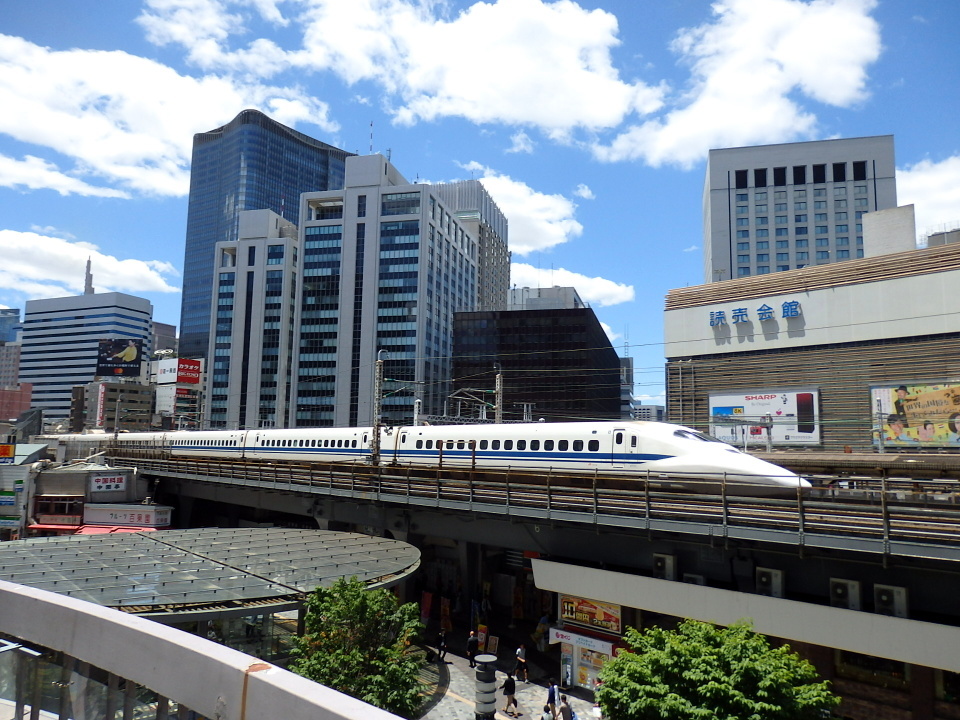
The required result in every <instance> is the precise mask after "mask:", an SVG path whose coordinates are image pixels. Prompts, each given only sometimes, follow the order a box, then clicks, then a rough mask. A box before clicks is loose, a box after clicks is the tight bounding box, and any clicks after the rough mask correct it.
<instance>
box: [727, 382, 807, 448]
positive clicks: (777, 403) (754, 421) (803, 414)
mask: <svg viewBox="0 0 960 720" xmlns="http://www.w3.org/2000/svg"><path fill="white" fill-rule="evenodd" d="M768 426H769V427H770V437H771V442H772V444H773V445H781V446H782V445H819V444H820V393H819V391H818V390H817V389H816V388H792V389H767V390H755V391H751V392H747V393H724V394H713V393H711V395H710V434H711V435H713V436H714V437H715V438H717V440H722V441H723V442H726V443H730V444H731V445H737V446H743V445H748V446H749V445H753V446H765V445H766V444H767V427H768Z"/></svg>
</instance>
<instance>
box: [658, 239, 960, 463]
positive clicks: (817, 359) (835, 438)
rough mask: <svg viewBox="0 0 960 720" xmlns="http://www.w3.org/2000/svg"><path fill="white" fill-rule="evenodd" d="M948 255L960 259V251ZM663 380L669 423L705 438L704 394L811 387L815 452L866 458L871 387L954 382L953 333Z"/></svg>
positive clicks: (681, 370) (695, 370) (714, 365)
mask: <svg viewBox="0 0 960 720" xmlns="http://www.w3.org/2000/svg"><path fill="white" fill-rule="evenodd" d="M955 250H956V252H957V257H958V259H960V246H958V247H957V248H955ZM778 274H779V275H786V274H788V273H778ZM715 284H716V285H723V284H724V283H715ZM765 292H768V291H765ZM739 297H741V298H742V297H743V296H742V295H740V296H739ZM666 375H667V378H666V380H667V398H668V403H667V421H668V422H674V423H679V424H681V425H687V426H690V427H695V428H698V429H701V430H707V429H708V428H709V395H710V394H711V393H713V394H719V393H727V392H729V393H741V392H756V391H760V390H775V389H778V388H798V387H811V388H817V389H818V390H819V393H820V428H821V438H822V445H821V449H827V450H842V449H843V448H845V447H850V448H852V449H854V450H864V451H866V450H870V449H871V448H872V445H871V421H872V420H873V417H874V416H873V413H875V410H874V408H872V407H871V398H870V389H871V387H876V386H886V387H891V386H894V387H895V386H897V385H900V384H901V383H903V384H912V383H925V382H935V381H944V380H955V381H956V380H960V332H957V333H950V334H944V335H935V336H927V337H908V338H896V339H890V340H879V341H870V342H862V343H844V344H837V345H821V346H814V347H806V348H790V349H782V350H771V351H753V352H745V353H725V354H718V355H705V356H700V357H695V358H688V359H677V358H674V359H670V360H668V361H667V365H666ZM958 410H960V408H958Z"/></svg>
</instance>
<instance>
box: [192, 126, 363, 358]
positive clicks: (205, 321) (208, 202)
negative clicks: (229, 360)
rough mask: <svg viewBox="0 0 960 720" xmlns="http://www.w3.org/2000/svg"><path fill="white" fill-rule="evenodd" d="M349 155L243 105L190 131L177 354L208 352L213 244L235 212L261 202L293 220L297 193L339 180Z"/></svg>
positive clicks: (232, 234) (232, 233)
mask: <svg viewBox="0 0 960 720" xmlns="http://www.w3.org/2000/svg"><path fill="white" fill-rule="evenodd" d="M348 155H352V153H348V152H345V151H343V150H340V149H338V148H335V147H333V146H332V145H327V144H326V143H322V142H320V141H319V140H314V139H313V138H311V137H308V136H306V135H304V134H303V133H299V132H297V131H296V130H293V129H291V128H288V127H286V126H285V125H281V124H280V123H278V122H276V121H275V120H271V119H270V118H268V117H267V116H266V115H264V114H263V113H261V112H259V111H257V110H244V111H243V112H241V113H240V114H239V115H237V116H236V117H235V118H234V119H233V120H231V121H230V122H229V123H227V124H226V125H224V126H223V127H219V128H217V129H216V130H211V131H210V132H205V133H198V134H196V135H194V137H193V163H192V166H191V171H190V204H189V208H188V210H187V238H186V247H185V252H184V259H183V299H182V304H181V306H180V355H181V356H182V357H205V356H206V355H207V345H208V343H209V340H210V310H211V297H212V289H213V288H212V283H213V271H214V267H213V265H214V247H215V245H216V243H217V242H219V241H222V240H236V239H237V214H238V213H239V212H240V211H241V210H262V209H268V210H273V211H274V212H276V213H278V214H280V215H282V216H283V217H284V218H286V219H287V220H290V221H291V222H293V223H295V224H299V217H298V213H299V209H300V193H303V192H308V191H315V190H337V189H340V188H342V187H343V175H344V161H345V160H346V158H347V156H348Z"/></svg>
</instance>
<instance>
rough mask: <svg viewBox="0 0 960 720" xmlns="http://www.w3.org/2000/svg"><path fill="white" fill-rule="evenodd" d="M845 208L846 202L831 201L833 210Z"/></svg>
mask: <svg viewBox="0 0 960 720" xmlns="http://www.w3.org/2000/svg"><path fill="white" fill-rule="evenodd" d="M846 206H847V201H846V200H834V201H833V207H834V209H836V208H845V207H846Z"/></svg>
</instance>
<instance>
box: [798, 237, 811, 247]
mask: <svg viewBox="0 0 960 720" xmlns="http://www.w3.org/2000/svg"><path fill="white" fill-rule="evenodd" d="M809 244H810V241H809V240H799V239H798V240H797V247H798V248H801V247H807V245H809Z"/></svg>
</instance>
